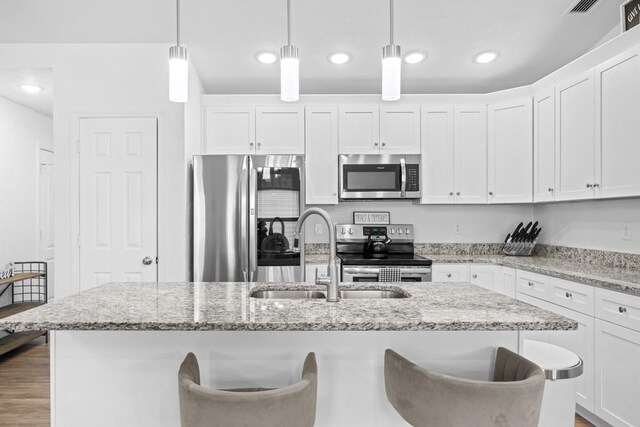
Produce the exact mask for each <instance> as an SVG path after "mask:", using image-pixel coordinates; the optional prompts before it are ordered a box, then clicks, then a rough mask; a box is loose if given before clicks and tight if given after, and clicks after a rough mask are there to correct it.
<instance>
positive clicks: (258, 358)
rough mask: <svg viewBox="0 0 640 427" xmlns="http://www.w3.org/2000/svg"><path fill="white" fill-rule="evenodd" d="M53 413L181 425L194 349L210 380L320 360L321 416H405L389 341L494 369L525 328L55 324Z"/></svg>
mask: <svg viewBox="0 0 640 427" xmlns="http://www.w3.org/2000/svg"><path fill="white" fill-rule="evenodd" d="M51 338H52V339H51V399H52V408H51V420H52V423H51V424H52V426H57V427H76V426H77V427H85V426H89V425H90V426H92V427H99V426H118V427H126V426H131V427H134V426H135V427H143V426H154V427H155V426H171V427H175V426H179V425H180V415H179V405H178V383H177V373H178V367H179V366H180V363H181V362H182V360H183V359H184V357H185V355H186V354H187V353H188V352H189V351H192V352H193V353H195V354H196V356H197V357H198V360H199V361H200V369H201V373H202V384H203V385H204V386H208V387H215V388H235V387H256V386H260V387H280V386H283V385H286V384H288V383H291V382H295V381H298V380H299V378H300V373H301V370H302V362H303V361H304V358H305V356H306V354H307V353H308V352H310V351H313V352H315V353H316V357H317V360H318V404H317V415H316V426H318V427H323V426H331V427H338V426H349V427H354V426H385V427H389V426H405V425H407V424H406V422H404V420H403V419H402V418H400V416H399V415H397V414H396V412H395V410H394V409H393V408H392V407H391V405H390V404H389V403H388V402H387V399H386V396H385V391H384V369H383V367H384V363H383V355H384V351H385V349H387V348H392V349H394V350H396V351H397V352H399V353H400V354H402V355H404V356H406V357H407V358H409V359H410V360H412V361H414V362H416V363H418V364H419V365H421V366H424V367H429V368H432V369H436V370H438V371H441V372H444V373H449V374H454V375H459V376H463V377H467V378H475V379H485V380H486V379H489V378H490V375H491V371H492V363H493V357H494V352H495V349H496V347H498V346H503V347H506V348H509V349H511V350H513V351H517V350H518V332H517V331H450V332H449V331H385V332H379V331H365V332H345V331H322V332H303V331H282V332H280V331H275V332H274V331H269V332H267V331H265V332H255V331H242V332H238V331H53V332H52V333H51Z"/></svg>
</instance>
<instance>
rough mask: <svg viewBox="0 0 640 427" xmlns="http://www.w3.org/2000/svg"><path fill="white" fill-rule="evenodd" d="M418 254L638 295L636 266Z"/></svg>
mask: <svg viewBox="0 0 640 427" xmlns="http://www.w3.org/2000/svg"><path fill="white" fill-rule="evenodd" d="M486 246H489V245H486ZM417 254H418V255H421V256H423V257H425V258H429V259H431V260H433V262H434V264H449V263H478V264H497V265H502V266H505V267H512V268H516V269H519V270H526V271H531V272H534V273H539V274H544V275H546V276H552V277H557V278H560V279H566V280H570V281H573V282H578V283H583V284H586V285H591V286H595V287H599V288H604V289H609V290H612V291H618V292H623V293H627V294H632V295H638V296H640V265H638V267H639V268H629V267H616V266H612V265H606V264H605V263H594V262H589V261H586V260H579V259H567V258H560V257H545V256H531V257H513V256H506V255H502V254H490V253H489V254H488V253H482V252H481V253H479V254H473V253H464V254H434V253H429V252H423V251H419V252H417ZM328 257H329V255H328V254H326V253H325V254H320V253H313V254H310V255H305V263H307V264H325V263H326V262H327V259H328Z"/></svg>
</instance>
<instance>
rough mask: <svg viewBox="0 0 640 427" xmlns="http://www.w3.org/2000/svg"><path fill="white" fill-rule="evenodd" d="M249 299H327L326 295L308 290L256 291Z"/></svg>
mask: <svg viewBox="0 0 640 427" xmlns="http://www.w3.org/2000/svg"><path fill="white" fill-rule="evenodd" d="M250 296H251V298H263V299H320V298H327V294H325V293H324V292H321V291H310V290H304V289H301V290H295V291H294V290H288V291H281V290H261V291H260V290H258V291H253V292H251V294H250Z"/></svg>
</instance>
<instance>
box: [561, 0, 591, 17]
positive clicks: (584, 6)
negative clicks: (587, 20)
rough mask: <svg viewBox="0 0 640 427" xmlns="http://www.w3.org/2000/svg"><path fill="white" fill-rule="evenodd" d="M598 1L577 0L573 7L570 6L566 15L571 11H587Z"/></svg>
mask: <svg viewBox="0 0 640 427" xmlns="http://www.w3.org/2000/svg"><path fill="white" fill-rule="evenodd" d="M596 3H598V0H576V1H574V2H573V4H572V5H571V7H569V10H567V12H566V13H565V15H567V14H571V13H587V12H589V10H591V8H592V7H593V6H594V5H595V4H596Z"/></svg>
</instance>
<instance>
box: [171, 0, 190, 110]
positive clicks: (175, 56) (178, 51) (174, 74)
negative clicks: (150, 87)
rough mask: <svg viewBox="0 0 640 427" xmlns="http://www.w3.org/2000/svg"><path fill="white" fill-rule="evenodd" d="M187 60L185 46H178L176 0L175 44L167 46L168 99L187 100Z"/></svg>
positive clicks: (178, 4) (178, 14)
mask: <svg viewBox="0 0 640 427" xmlns="http://www.w3.org/2000/svg"><path fill="white" fill-rule="evenodd" d="M188 97H189V62H188V61H187V48H186V47H184V46H180V0H176V45H175V46H171V47H170V48H169V100H170V101H173V102H187V99H188Z"/></svg>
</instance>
